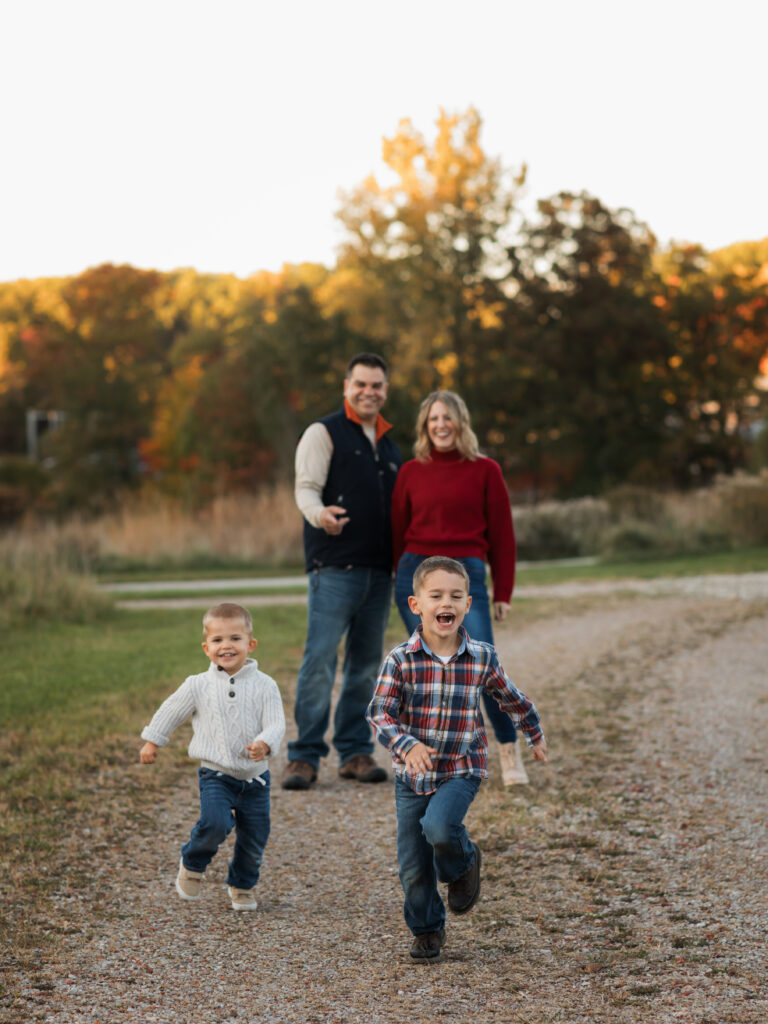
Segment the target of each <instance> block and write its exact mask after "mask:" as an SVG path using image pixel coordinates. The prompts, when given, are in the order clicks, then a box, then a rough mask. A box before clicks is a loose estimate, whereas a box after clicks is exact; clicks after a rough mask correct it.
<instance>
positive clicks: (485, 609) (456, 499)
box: [392, 391, 528, 786]
mask: <svg viewBox="0 0 768 1024" xmlns="http://www.w3.org/2000/svg"><path fill="white" fill-rule="evenodd" d="M413 452H414V455H415V456H416V458H415V459H412V460H411V461H410V462H406V463H405V465H404V466H403V467H402V469H401V470H400V473H399V474H398V477H397V481H396V483H395V490H394V493H393V495H392V538H393V547H394V550H393V554H394V560H395V565H396V566H397V576H396V579H395V602H396V604H397V608H398V611H399V612H400V615H401V617H402V620H403V622H404V623H405V627H406V629H408V630H409V631H410V632H413V630H414V629H415V628H416V626H417V625H418V623H419V620H418V618H417V617H416V616H415V615H414V614H413V612H412V611H411V610H410V608H409V607H408V597H409V595H410V594H412V593H413V587H412V580H413V573H414V570H415V569H416V567H417V566H418V565H419V564H420V563H421V562H423V561H424V559H425V558H427V557H428V556H429V555H449V556H450V557H451V558H456V559H458V560H459V561H460V562H463V563H464V565H465V566H466V569H467V572H468V573H469V579H470V594H471V596H472V607H471V608H470V610H469V614H468V615H467V617H466V618H465V620H464V627H465V629H466V630H467V633H469V635H470V636H471V637H472V638H473V639H474V640H484V641H486V642H487V643H493V628H492V626H491V609H490V604H489V601H488V590H487V587H486V583H485V577H486V565H485V563H486V561H488V562H489V563H490V567H491V576H492V578H493V612H494V618H495V619H496V620H497V621H499V622H500V621H501V620H502V619H504V618H505V616H506V614H507V612H508V611H509V602H510V598H511V597H512V588H513V586H514V583H515V534H514V529H513V526H512V511H511V509H510V505H509V495H508V494H507V489H506V487H505V485H504V480H503V478H502V475H501V469H500V468H499V466H498V463H496V462H494V461H493V460H492V459H489V458H486V457H485V456H483V455H481V454H480V452H479V449H478V443H477V437H476V436H475V433H474V431H473V430H472V427H471V424H470V420H469V412H468V411H467V407H466V405H465V404H464V402H463V400H462V399H461V398H459V396H458V395H456V394H454V392H453V391H433V392H432V394H431V395H428V396H427V397H426V398H425V399H424V401H423V402H422V403H421V408H420V409H419V415H418V417H417V419H416V443H415V444H414V446H413ZM483 703H484V706H485V713H486V716H487V718H488V720H489V722H490V724H491V726H492V727H493V731H494V734H495V736H496V740H497V742H498V743H499V745H500V746H499V749H500V754H501V770H502V778H503V781H504V785H505V786H511V785H515V784H524V783H526V782H528V776H527V774H526V771H525V767H524V765H523V759H522V755H521V752H520V745H519V744H518V743H517V732H516V730H515V727H514V725H513V724H512V721H511V719H510V718H509V716H508V715H506V714H504V712H503V711H502V710H501V708H500V707H499V706H498V704H497V703H496V701H495V700H494V699H493V698H492V697H488V696H487V695H486V694H483Z"/></svg>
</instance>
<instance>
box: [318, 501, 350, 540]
mask: <svg viewBox="0 0 768 1024" xmlns="http://www.w3.org/2000/svg"><path fill="white" fill-rule="evenodd" d="M346 512H347V510H346V509H345V508H342V507H341V506H340V505H326V506H325V508H324V509H323V511H322V512H321V513H320V526H321V527H322V528H323V529H324V530H325V532H326V533H330V534H331V536H334V537H335V536H338V534H340V533H341V531H342V530H343V529H344V527H345V526H346V525H347V523H348V522H349V516H346ZM345 516H346V518H344V517H345Z"/></svg>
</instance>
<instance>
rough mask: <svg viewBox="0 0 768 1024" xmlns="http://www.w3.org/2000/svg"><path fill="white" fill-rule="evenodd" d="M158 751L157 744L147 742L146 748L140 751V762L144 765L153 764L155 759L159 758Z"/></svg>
mask: <svg viewBox="0 0 768 1024" xmlns="http://www.w3.org/2000/svg"><path fill="white" fill-rule="evenodd" d="M157 750H158V747H157V744H156V743H150V742H149V740H147V742H146V743H145V744H144V746H143V747H142V748H141V750H140V751H139V760H140V761H141V763H142V764H153V763H154V761H155V759H156V758H157Z"/></svg>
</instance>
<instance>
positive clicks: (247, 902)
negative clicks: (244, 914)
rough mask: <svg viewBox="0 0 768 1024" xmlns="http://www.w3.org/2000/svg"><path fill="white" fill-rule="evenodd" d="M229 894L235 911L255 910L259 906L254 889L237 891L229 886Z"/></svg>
mask: <svg viewBox="0 0 768 1024" xmlns="http://www.w3.org/2000/svg"><path fill="white" fill-rule="evenodd" d="M227 892H228V893H229V898H230V900H231V901H232V909H233V910H255V909H256V907H258V905H259V904H258V903H257V902H256V897H255V896H254V895H253V889H236V888H235V887H234V886H233V885H228V886H227Z"/></svg>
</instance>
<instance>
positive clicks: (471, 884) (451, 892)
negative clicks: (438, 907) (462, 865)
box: [448, 843, 480, 914]
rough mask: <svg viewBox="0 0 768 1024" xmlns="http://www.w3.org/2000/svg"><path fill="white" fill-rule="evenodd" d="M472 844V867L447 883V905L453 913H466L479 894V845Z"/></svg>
mask: <svg viewBox="0 0 768 1024" xmlns="http://www.w3.org/2000/svg"><path fill="white" fill-rule="evenodd" d="M472 845H473V846H474V848H475V859H474V860H473V861H472V867H471V868H470V869H469V871H465V872H464V874H463V875H461V877H459V878H457V879H456V881H455V882H450V883H449V885H448V906H449V907H450V908H451V910H452V911H453V912H454V914H466V912H467V911H468V910H471V909H472V907H474V905H475V904H476V903H477V898H478V896H479V895H480V847H479V846H478V845H477V843H472Z"/></svg>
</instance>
